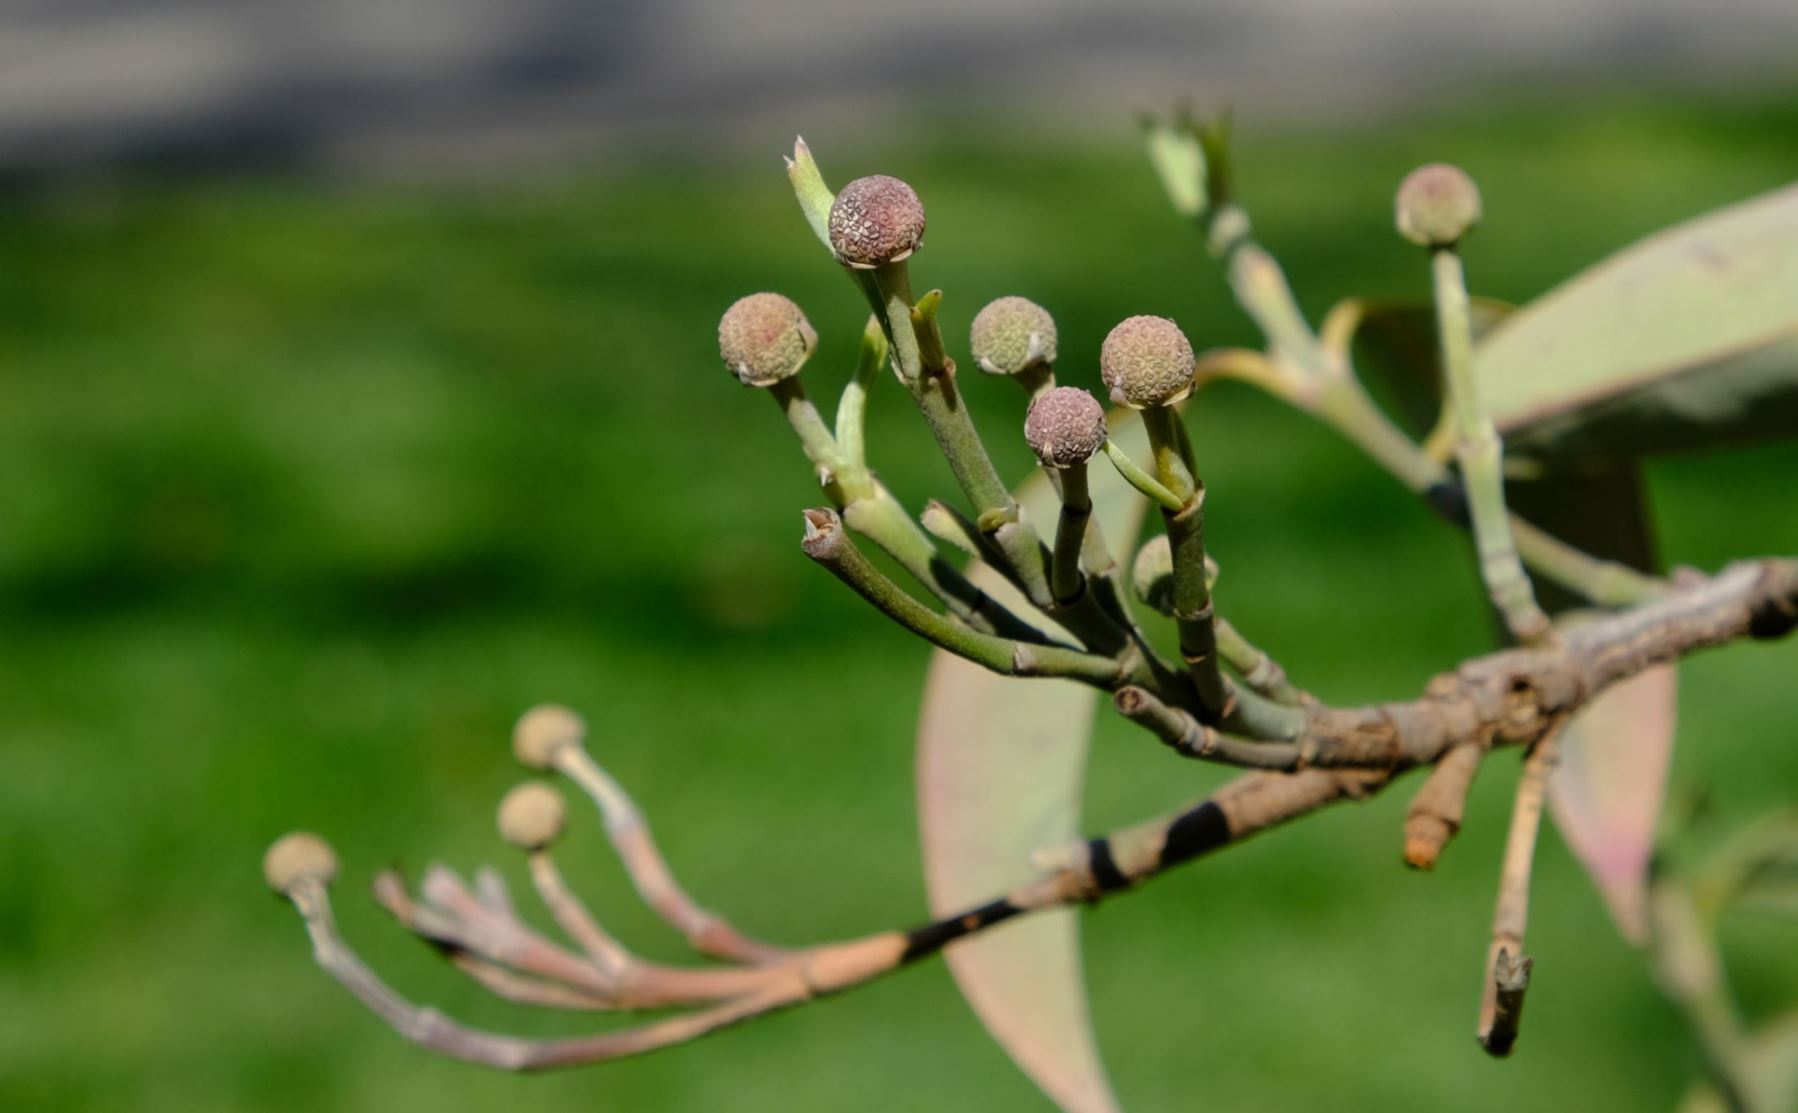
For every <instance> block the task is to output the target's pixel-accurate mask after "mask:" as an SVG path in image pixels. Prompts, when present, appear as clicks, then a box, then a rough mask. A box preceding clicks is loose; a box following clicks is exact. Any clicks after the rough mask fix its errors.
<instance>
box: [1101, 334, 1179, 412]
mask: <svg viewBox="0 0 1798 1113" xmlns="http://www.w3.org/2000/svg"><path fill="white" fill-rule="evenodd" d="M1193 363H1194V360H1193V354H1192V342H1191V341H1189V340H1187V339H1186V334H1185V333H1183V332H1181V331H1180V326H1179V325H1176V324H1175V323H1174V322H1172V321H1170V320H1168V319H1167V318H1166V317H1131V318H1129V319H1127V320H1125V321H1123V322H1121V323H1120V324H1119V325H1118V326H1117V327H1116V328H1114V329H1112V330H1111V334H1110V335H1109V336H1107V337H1105V343H1104V345H1103V346H1102V347H1101V348H1100V349H1099V373H1100V375H1102V376H1103V377H1104V379H1105V385H1106V386H1107V387H1109V388H1111V400H1112V401H1113V402H1116V403H1117V404H1118V405H1120V406H1129V407H1131V408H1132V409H1137V410H1141V409H1146V408H1148V407H1150V406H1171V405H1173V404H1174V403H1175V402H1178V401H1179V400H1180V399H1182V398H1184V397H1186V395H1187V394H1188V393H1190V392H1191V390H1192V369H1193Z"/></svg>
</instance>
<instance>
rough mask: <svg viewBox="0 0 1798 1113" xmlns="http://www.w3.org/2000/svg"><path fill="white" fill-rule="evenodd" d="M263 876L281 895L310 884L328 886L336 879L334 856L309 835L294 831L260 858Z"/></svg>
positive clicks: (279, 840)
mask: <svg viewBox="0 0 1798 1113" xmlns="http://www.w3.org/2000/svg"><path fill="white" fill-rule="evenodd" d="M262 876H263V879H264V880H266V881H267V882H268V887H269V888H271V889H273V890H274V891H275V892H277V893H281V894H287V893H291V892H293V891H294V889H295V888H297V887H298V886H300V885H302V884H304V883H306V882H309V881H316V882H318V883H319V884H321V885H329V884H330V883H331V882H332V881H334V880H336V878H337V852H336V851H334V850H332V849H331V844H330V843H328V842H326V841H325V840H324V839H321V838H319V837H318V836H317V835H314V834H312V833H311V832H309V831H294V832H292V833H291V834H286V835H282V836H281V837H280V838H279V839H276V840H275V844H274V845H273V846H271V847H269V848H268V853H267V854H264V855H263V856H262Z"/></svg>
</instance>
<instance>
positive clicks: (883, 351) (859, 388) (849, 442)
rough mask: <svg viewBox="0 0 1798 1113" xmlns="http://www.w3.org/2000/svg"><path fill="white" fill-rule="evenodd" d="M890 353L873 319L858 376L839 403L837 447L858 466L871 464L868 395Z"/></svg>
mask: <svg viewBox="0 0 1798 1113" xmlns="http://www.w3.org/2000/svg"><path fill="white" fill-rule="evenodd" d="M887 350H888V345H887V338H886V333H885V332H884V331H883V330H882V329H881V327H880V322H879V321H877V320H873V319H872V318H870V319H869V321H868V325H867V327H866V328H864V329H863V330H862V345H861V351H860V353H859V354H858V355H857V357H856V361H855V374H854V375H852V376H851V377H850V379H849V383H848V385H847V386H845V387H843V396H842V398H841V399H840V400H839V401H838V402H837V446H838V447H839V448H841V449H842V451H843V455H844V456H845V457H847V458H848V459H849V461H850V462H851V463H854V464H858V465H866V464H867V462H868V450H867V435H866V431H865V426H866V418H867V410H868V392H869V391H871V390H872V389H873V388H874V383H875V380H877V379H878V378H879V377H880V369H881V367H882V366H883V365H884V364H885V363H886V361H887Z"/></svg>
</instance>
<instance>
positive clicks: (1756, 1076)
mask: <svg viewBox="0 0 1798 1113" xmlns="http://www.w3.org/2000/svg"><path fill="white" fill-rule="evenodd" d="M1741 1058H1742V1061H1741V1063H1740V1065H1739V1068H1738V1073H1739V1074H1740V1075H1741V1078H1740V1082H1741V1084H1742V1086H1743V1088H1744V1089H1745V1090H1747V1093H1746V1094H1744V1095H1743V1098H1744V1099H1745V1102H1744V1104H1745V1105H1746V1107H1747V1108H1749V1109H1755V1110H1761V1109H1766V1110H1776V1109H1798V1012H1788V1013H1784V1014H1781V1015H1780V1016H1776V1017H1774V1018H1773V1019H1771V1020H1768V1021H1766V1022H1764V1023H1763V1024H1762V1025H1761V1026H1760V1028H1759V1029H1758V1030H1756V1031H1755V1032H1754V1033H1753V1034H1752V1035H1750V1036H1749V1037H1748V1046H1747V1048H1746V1049H1745V1050H1744V1052H1743V1054H1742V1057H1741ZM1730 1108H1731V1105H1730V1103H1728V1102H1726V1101H1725V1100H1724V1098H1723V1095H1722V1094H1720V1093H1718V1092H1717V1089H1716V1087H1715V1086H1713V1085H1712V1084H1710V1083H1709V1082H1701V1083H1699V1084H1698V1085H1696V1086H1694V1087H1692V1089H1691V1090H1690V1091H1689V1092H1687V1094H1686V1098H1685V1100H1684V1101H1682V1102H1680V1105H1679V1113H1726V1111H1727V1110H1729V1109H1730Z"/></svg>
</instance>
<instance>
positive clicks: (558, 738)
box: [512, 703, 587, 769]
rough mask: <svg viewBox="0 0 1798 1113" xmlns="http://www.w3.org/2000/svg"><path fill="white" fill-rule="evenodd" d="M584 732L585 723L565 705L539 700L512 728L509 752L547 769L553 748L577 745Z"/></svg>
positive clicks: (553, 757) (532, 765)
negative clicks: (539, 702)
mask: <svg viewBox="0 0 1798 1113" xmlns="http://www.w3.org/2000/svg"><path fill="white" fill-rule="evenodd" d="M586 736H587V724H586V723H584V722H582V721H581V717H580V716H579V715H576V714H575V713H574V712H572V711H570V710H568V709H567V708H566V707H560V706H557V705H556V704H553V703H545V704H540V705H539V706H537V707H533V708H531V709H530V710H529V711H526V712H525V713H524V714H523V715H522V716H521V717H520V718H519V720H518V725H517V726H516V727H513V728H512V754H513V756H515V757H517V758H518V763H519V764H520V765H523V766H525V767H526V768H529V769H549V768H551V767H553V766H554V765H555V763H556V751H558V750H560V749H562V748H563V747H564V746H579V745H580V744H581V740H582V739H583V738H585V737H586Z"/></svg>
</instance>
